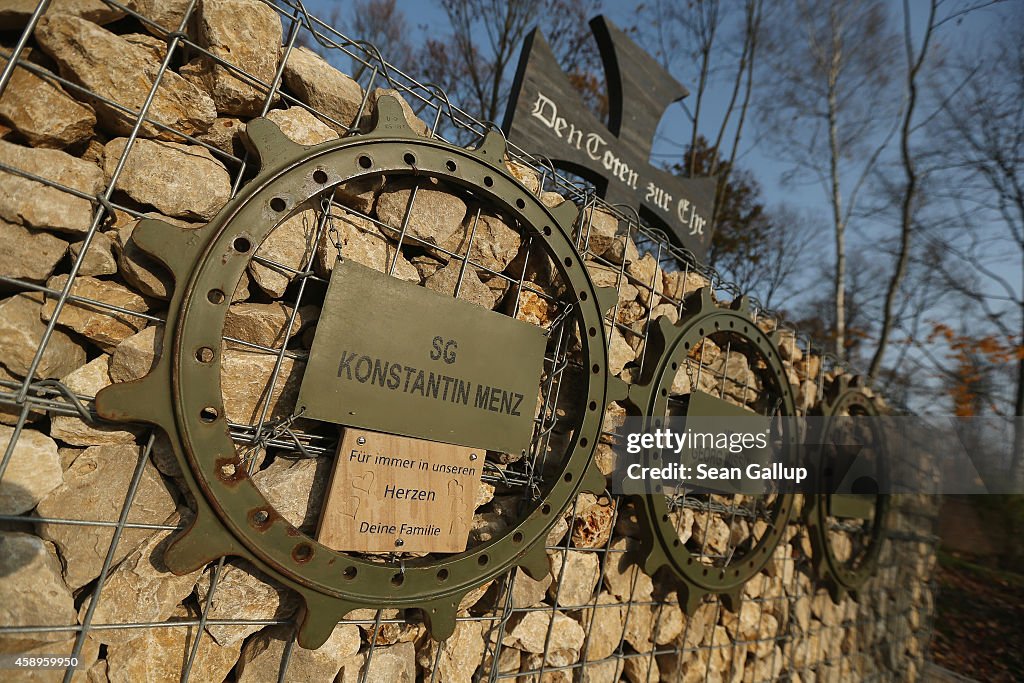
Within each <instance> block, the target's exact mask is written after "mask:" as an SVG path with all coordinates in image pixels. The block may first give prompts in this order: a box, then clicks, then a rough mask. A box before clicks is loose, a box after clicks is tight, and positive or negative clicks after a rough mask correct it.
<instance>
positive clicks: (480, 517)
mask: <svg viewBox="0 0 1024 683" xmlns="http://www.w3.org/2000/svg"><path fill="white" fill-rule="evenodd" d="M508 528H509V524H508V522H507V521H506V520H505V519H504V518H503V517H502V516H501V515H499V514H497V513H494V512H484V513H480V514H477V515H475V516H474V517H473V522H472V524H471V526H470V528H469V547H473V546H476V545H479V544H481V543H486V542H488V541H491V540H493V539H495V538H498V537H500V536H502V535H503V534H504V533H505V532H506V531H507V530H508Z"/></svg>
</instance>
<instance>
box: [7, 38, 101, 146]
mask: <svg viewBox="0 0 1024 683" xmlns="http://www.w3.org/2000/svg"><path fill="white" fill-rule="evenodd" d="M6 64H7V60H6V59H4V58H3V57H0V67H2V66H6ZM0 121H2V122H3V123H5V124H7V125H8V126H10V127H11V128H13V129H15V130H16V131H18V132H19V133H21V135H22V136H23V137H24V138H25V140H27V141H28V143H29V144H30V145H32V146H33V147H47V148H50V149H63V148H65V147H67V146H68V145H73V144H75V143H77V142H81V141H82V140H85V139H86V138H88V137H90V136H91V135H92V128H93V126H95V125H96V115H95V114H94V113H93V111H92V109H91V108H90V107H87V106H85V105H84V104H81V103H80V102H78V101H76V100H75V99H74V98H72V97H71V96H70V95H68V94H67V93H66V92H65V91H64V89H63V88H62V87H60V85H58V84H57V83H55V82H53V81H51V80H49V79H43V78H40V77H39V76H37V75H36V74H34V73H32V72H31V71H29V70H28V69H26V68H25V67H23V66H19V67H17V68H16V69H15V70H14V73H13V74H11V80H10V81H9V82H8V83H7V89H6V90H4V94H3V97H0Z"/></svg>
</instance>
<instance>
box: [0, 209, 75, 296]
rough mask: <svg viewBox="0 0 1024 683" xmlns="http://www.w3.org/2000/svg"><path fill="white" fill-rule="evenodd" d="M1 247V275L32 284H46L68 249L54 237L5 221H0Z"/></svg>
mask: <svg viewBox="0 0 1024 683" xmlns="http://www.w3.org/2000/svg"><path fill="white" fill-rule="evenodd" d="M0 244H3V249H2V250H0V273H3V274H4V277H12V278H17V279H19V280H28V281H29V282H45V281H46V278H48V277H50V273H52V272H53V269H54V268H55V267H56V266H57V263H58V262H59V261H60V260H61V258H62V257H63V256H64V252H66V251H67V248H68V243H67V242H65V241H64V240H62V239H60V238H58V237H56V236H55V235H51V234H50V233H47V232H36V231H35V230H29V229H28V228H23V227H22V226H20V225H17V224H15V223H8V222H7V221H5V220H0Z"/></svg>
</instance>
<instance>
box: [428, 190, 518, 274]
mask: <svg viewBox="0 0 1024 683" xmlns="http://www.w3.org/2000/svg"><path fill="white" fill-rule="evenodd" d="M420 194H421V193H420V192H417V193H416V203H417V204H418V203H419V200H420ZM474 224H475V225H476V228H475V230H474ZM470 236H472V238H473V243H472V247H471V248H470V250H469V260H470V263H471V264H472V265H475V266H479V267H481V268H487V269H490V270H493V271H495V272H498V273H500V272H501V271H503V270H505V266H507V265H508V264H509V262H511V261H512V259H514V258H515V257H516V254H517V253H519V245H520V243H521V242H522V238H521V237H520V236H519V232H518V231H516V230H514V229H512V228H511V227H509V226H508V224H507V223H505V221H504V220H502V219H501V217H499V216H496V215H493V214H486V213H481V214H480V218H479V220H477V218H476V212H475V211H471V212H469V214H467V216H466V219H465V221H464V222H463V224H462V227H461V229H460V230H457V231H455V232H454V233H452V234H451V235H450V236H449V237H448V238H447V239H445V240H444V241H443V242H442V243H441V246H442V247H444V248H445V249H447V250H448V251H450V252H452V253H453V254H457V255H458V256H464V255H465V253H466V249H467V245H469V238H470ZM444 258H446V259H447V256H445V257H444Z"/></svg>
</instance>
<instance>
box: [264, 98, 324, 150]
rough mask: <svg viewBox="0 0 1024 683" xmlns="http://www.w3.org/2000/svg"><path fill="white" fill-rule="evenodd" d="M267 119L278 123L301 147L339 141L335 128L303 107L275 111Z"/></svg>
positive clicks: (268, 113) (268, 114)
mask: <svg viewBox="0 0 1024 683" xmlns="http://www.w3.org/2000/svg"><path fill="white" fill-rule="evenodd" d="M267 118H268V119H270V120H271V121H273V122H274V123H276V124H277V127H278V128H280V129H281V132H282V133H284V134H285V135H286V136H287V137H288V138H289V139H290V140H292V142H296V143H298V144H300V145H318V144H320V143H321V142H327V141H328V140H337V139H338V133H337V132H335V130H334V129H333V128H331V127H330V126H328V125H327V124H326V123H324V122H322V121H321V120H320V119H318V118H317V117H315V116H313V114H311V113H310V112H309V110H308V109H305V108H303V107H292V108H291V109H283V110H282V109H274V110H272V111H268V112H267Z"/></svg>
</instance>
